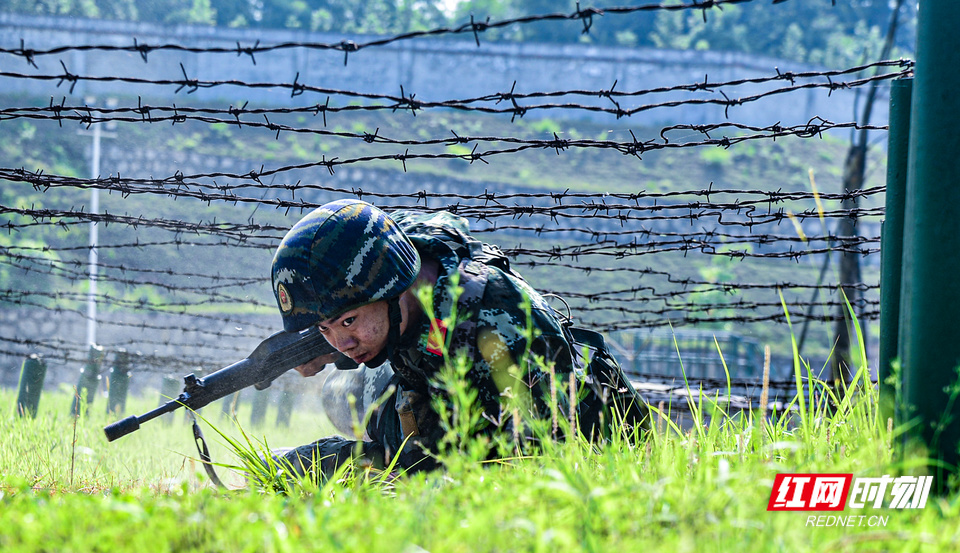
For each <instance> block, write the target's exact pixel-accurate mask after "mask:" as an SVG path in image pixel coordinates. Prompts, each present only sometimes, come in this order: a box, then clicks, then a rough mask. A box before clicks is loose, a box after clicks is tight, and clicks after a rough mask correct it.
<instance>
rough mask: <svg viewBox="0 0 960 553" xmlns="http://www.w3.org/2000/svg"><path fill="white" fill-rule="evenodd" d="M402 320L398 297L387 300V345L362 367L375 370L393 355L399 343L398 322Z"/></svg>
mask: <svg viewBox="0 0 960 553" xmlns="http://www.w3.org/2000/svg"><path fill="white" fill-rule="evenodd" d="M402 319H403V317H402V315H401V314H400V296H397V297H395V298H393V299H389V300H387V321H388V324H389V325H390V327H389V328H388V329H387V344H386V346H384V348H383V349H382V350H380V353H378V354H377V356H376V357H374V358H373V359H370V360H369V361H366V362H364V365H366V366H368V367H371V368H377V367H379V366H380V365H383V362H384V361H386V360H387V359H389V358H390V356H391V355H393V350H394V349H395V348H396V347H397V344H399V343H400V321H401V320H402Z"/></svg>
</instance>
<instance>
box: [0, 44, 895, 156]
mask: <svg viewBox="0 0 960 553" xmlns="http://www.w3.org/2000/svg"><path fill="white" fill-rule="evenodd" d="M61 65H62V66H63V70H64V72H63V73H62V74H59V75H49V74H47V75H30V74H25V73H15V72H0V78H2V77H6V78H12V79H23V80H39V81H57V87H58V88H59V87H60V86H61V85H62V84H64V83H70V94H73V88H74V86H76V84H77V83H78V82H84V81H86V82H120V83H124V84H138V85H153V86H176V87H177V90H176V92H177V93H178V92H180V90H182V89H187V91H188V93H190V92H194V91H196V90H199V89H201V88H205V89H206V88H216V87H221V86H234V87H239V88H249V89H254V90H256V89H273V88H279V89H289V90H291V96H299V95H301V94H303V93H304V92H311V93H315V94H321V95H326V96H327V99H326V102H325V103H323V104H320V103H316V104H312V105H309V106H302V107H299V108H250V109H248V108H247V105H248V104H249V102H245V103H243V104H242V105H240V106H239V107H234V106H232V105H231V106H230V107H229V108H228V109H212V108H203V107H199V108H191V107H183V106H181V107H179V108H178V107H177V106H175V105H174V106H149V105H146V106H145V105H143V103H142V99H141V100H140V101H138V105H137V107H136V108H132V107H126V108H104V107H90V106H88V105H83V106H66V105H65V102H66V97H64V98H63V100H61V103H60V104H59V105H58V104H54V103H53V99H52V98H51V100H50V104H49V106H47V107H23V108H13V109H6V110H3V111H0V120H3V119H16V118H29V119H53V120H56V121H58V122H60V123H61V124H62V122H63V121H65V120H66V121H76V122H79V123H81V124H84V125H87V126H89V125H92V124H96V123H107V122H125V123H163V122H171V123H173V124H177V123H185V122H186V121H188V120H193V121H200V122H204V123H211V124H213V123H221V124H230V125H236V126H238V127H240V126H243V125H247V126H248V127H252V128H264V129H268V130H269V131H271V132H276V137H277V138H279V136H280V133H281V132H295V133H311V134H319V135H327V136H331V135H332V136H339V137H351V138H360V139H363V140H365V141H367V142H374V141H377V142H385V141H386V140H385V139H383V138H380V137H377V136H376V133H375V134H373V135H370V134H368V133H366V134H363V135H359V134H357V133H348V132H334V131H325V130H323V129H312V128H298V127H291V126H288V125H280V124H276V123H271V122H270V119H269V118H268V117H267V115H269V114H281V113H282V114H296V113H301V114H303V113H306V114H310V115H313V116H317V115H322V117H323V123H324V126H326V124H327V119H326V115H327V113H339V112H351V111H390V112H395V111H398V110H400V111H409V112H410V113H412V114H413V115H416V112H417V111H425V110H430V109H436V108H443V109H454V110H457V111H462V112H479V113H486V114H509V115H511V116H512V118H516V117H521V118H522V117H523V116H524V115H526V114H527V113H528V112H531V111H539V110H574V111H586V112H595V113H606V114H611V115H615V116H616V118H617V119H620V118H623V117H630V116H632V115H635V114H638V113H642V112H646V111H649V110H652V109H658V108H668V107H679V106H692V105H719V106H723V107H724V114H725V116H727V115H729V114H728V112H727V110H729V108H731V107H735V106H740V105H744V104H749V103H752V102H756V101H758V100H761V99H764V98H768V97H771V96H776V95H780V94H785V93H789V92H795V91H798V90H805V89H816V88H825V89H828V90H829V91H830V92H833V91H834V90H841V89H853V88H857V87H861V86H865V85H868V84H872V83H875V82H879V81H885V80H892V79H899V78H904V77H907V76H910V75H912V72H913V62H912V61H911V60H905V59H901V60H885V61H880V62H875V63H871V64H866V65H862V66H859V67H856V68H851V69H846V70H834V71H807V72H780V71H779V69H777V70H776V75H774V76H769V77H759V78H753V79H737V80H731V81H725V82H716V83H710V82H709V80H708V77H707V76H705V77H704V80H703V81H702V82H697V83H691V84H684V85H677V86H673V87H658V88H652V89H642V90H634V91H622V92H621V91H615V90H614V88H615V87H616V84H617V83H616V82H614V84H613V86H611V88H610V89H608V90H567V91H553V92H535V93H516V92H514V91H513V89H511V91H509V92H497V93H494V94H487V95H484V96H479V97H474V98H467V99H450V100H442V101H424V100H417V99H415V97H416V94H414V93H410V94H409V96H408V95H407V94H406V93H405V92H404V90H403V87H402V86H401V87H400V89H401V95H400V96H392V95H389V94H375V93H365V92H357V91H349V90H341V89H332V88H323V87H315V86H309V85H305V84H302V83H299V82H298V81H299V74H298V75H297V78H295V79H294V81H293V82H291V83H250V82H246V81H241V80H235V79H234V80H226V81H200V80H196V79H189V78H188V77H187V74H186V69H184V68H183V64H181V65H180V69H181V71H182V72H183V75H184V78H183V79H145V78H142V77H119V76H107V77H103V76H84V75H75V74H73V73H70V71H69V70H68V69H67V67H66V65H65V64H63V62H61ZM887 67H896V68H899V71H896V72H890V73H875V74H873V75H870V76H866V77H860V78H856V79H852V80H848V81H834V80H833V78H834V77H836V76H841V75H848V74H851V73H858V72H862V71H865V70H868V69H877V70H878V69H880V68H887ZM812 78H817V79H822V81H819V80H818V82H810V83H802V84H797V83H796V81H797V80H801V79H812ZM775 81H789V82H790V83H791V84H790V86H787V87H781V88H775V89H772V90H766V91H761V92H757V93H754V94H749V95H746V96H735V95H734V96H733V97H732V98H731V96H730V95H728V94H727V93H726V92H724V89H723V88H722V87H736V86H740V85H743V84H761V83H769V82H775ZM515 87H516V83H514V88H515ZM681 91H682V92H710V93H712V94H714V97H711V98H688V99H678V100H668V101H663V102H658V103H652V104H642V105H639V106H634V107H629V108H624V107H623V106H621V105H620V102H619V101H618V100H617V99H616V98H619V99H620V101H622V100H623V99H625V98H635V97H642V96H646V95H651V94H659V93H665V92H681ZM331 96H344V97H346V98H353V99H362V100H367V101H384V102H387V103H380V104H377V103H374V104H350V105H345V106H339V107H338V106H331V105H330V97H331ZM565 96H589V97H597V98H607V99H608V100H609V101H610V103H611V106H600V105H596V104H580V103H570V102H568V103H547V104H527V105H520V104H519V103H518V102H517V101H518V100H524V99H531V98H562V97H565ZM501 103H506V104H507V106H506V107H496V106H498V105H500V104H501ZM476 104H494V106H492V107H491V106H486V105H476ZM65 112H66V113H65ZM155 112H160V113H163V114H167V115H161V116H155V115H154V113H155ZM95 113H96V114H97V115H94V114H95ZM126 113H129V114H132V116H130V117H126V116H123V115H122V114H126ZM200 114H206V115H200ZM211 114H213V115H228V116H229V117H227V118H218V117H211V116H210V115H211ZM242 115H261V116H263V119H264V121H263V122H261V121H259V120H255V121H241V119H240V117H241V116H242ZM455 140H458V141H459V140H461V137H459V136H457V137H456V138H455ZM447 141H449V139H447ZM444 142H446V141H444ZM393 143H398V144H403V142H402V141H401V142H393ZM461 143H462V142H461Z"/></svg>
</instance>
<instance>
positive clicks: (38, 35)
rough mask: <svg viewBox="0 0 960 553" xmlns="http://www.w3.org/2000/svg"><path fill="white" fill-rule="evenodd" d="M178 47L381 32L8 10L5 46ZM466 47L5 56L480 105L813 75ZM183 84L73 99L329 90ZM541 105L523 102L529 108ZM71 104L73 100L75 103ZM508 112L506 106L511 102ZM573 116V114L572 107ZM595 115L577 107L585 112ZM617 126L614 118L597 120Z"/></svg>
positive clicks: (98, 87)
mask: <svg viewBox="0 0 960 553" xmlns="http://www.w3.org/2000/svg"><path fill="white" fill-rule="evenodd" d="M134 38H136V39H137V41H138V42H139V43H140V44H149V45H158V44H166V43H171V44H179V45H182V46H188V47H223V48H236V47H237V44H238V43H239V44H240V45H241V46H243V47H250V46H253V45H254V44H255V43H256V41H258V40H259V41H260V44H261V46H265V45H271V44H278V43H284V42H291V41H292V42H310V43H326V44H330V43H339V42H341V41H342V40H354V41H356V42H358V43H362V42H364V41H367V40H370V38H371V37H359V36H343V35H333V34H322V33H309V32H303V31H291V30H251V29H222V28H210V27H195V26H186V25H181V26H175V27H167V26H160V25H152V24H143V23H129V22H118V21H93V20H84V19H61V18H51V17H26V16H16V15H10V14H0V46H2V47H4V48H14V49H15V48H20V41H21V39H22V40H23V41H24V47H25V48H27V49H33V50H44V49H49V48H54V47H58V46H65V45H86V44H109V45H117V46H132V45H133V41H134ZM462 38H465V39H466V40H449V39H447V40H443V39H419V40H405V41H399V42H396V43H393V44H390V45H387V46H378V47H371V48H366V49H363V50H361V51H359V52H355V53H353V54H351V55H350V57H349V63H348V64H347V65H346V66H345V65H344V63H343V62H344V54H343V53H342V52H338V51H328V50H317V49H306V48H294V49H283V50H276V51H272V52H264V53H261V54H258V55H257V57H256V62H257V63H256V65H254V64H253V63H252V61H251V59H250V57H249V56H247V55H241V56H237V55H236V54H235V53H220V54H209V53H204V54H191V53H186V52H176V51H155V52H152V53H150V54H149V56H148V60H149V61H148V63H144V61H143V60H142V59H141V57H140V55H139V53H136V52H102V51H97V50H92V51H69V52H66V53H64V54H63V55H49V56H41V57H37V58H36V63H37V65H38V66H39V68H38V69H35V68H33V67H32V66H31V65H29V64H28V63H27V62H26V61H25V60H24V59H23V58H21V57H17V56H13V55H0V71H4V72H16V73H22V74H28V75H48V76H58V75H62V74H63V69H62V67H61V65H60V62H61V61H62V62H63V63H64V64H65V65H66V67H67V68H68V70H69V71H70V72H71V73H72V74H76V75H85V76H100V77H115V76H126V77H136V78H143V79H170V80H177V79H183V73H182V71H181V68H180V63H183V66H184V68H185V70H186V72H187V75H188V76H189V77H190V78H191V79H198V80H203V81H226V80H239V81H244V82H259V83H288V84H289V83H293V81H294V78H295V76H296V75H297V73H299V80H298V82H299V83H300V84H305V85H310V86H318V87H324V88H330V89H338V90H352V91H359V92H365V93H372V94H391V95H394V96H399V94H400V86H401V85H402V86H403V88H404V91H405V93H406V94H407V96H409V95H410V94H411V93H414V94H416V98H417V99H418V100H424V101H437V100H449V99H455V98H456V99H463V98H472V97H477V96H482V95H487V94H496V93H498V92H508V91H510V89H511V87H512V86H513V83H514V82H516V89H515V91H516V92H518V93H525V92H535V91H558V90H571V89H581V90H605V89H609V88H610V87H611V86H613V84H614V82H615V81H616V83H617V84H616V90H617V91H636V90H644V89H651V88H655V87H662V86H672V85H686V84H694V83H700V82H703V81H704V79H705V77H708V78H709V81H710V82H719V81H726V80H731V79H743V78H754V77H765V76H770V75H773V74H775V72H776V68H779V69H780V70H781V71H783V72H787V71H795V72H796V71H804V70H810V69H811V68H810V67H804V66H803V65H802V64H798V63H795V62H789V61H784V60H777V59H773V58H765V57H760V56H748V55H744V54H736V53H721V52H695V51H666V50H653V49H642V48H613V47H594V46H585V45H546V44H507V43H505V44H494V43H482V46H481V47H479V48H478V47H477V46H476V44H475V43H474V42H473V40H472V37H462ZM788 84H789V83H786V82H777V83H774V84H773V85H769V84H768V85H745V86H741V87H736V88H733V87H730V88H727V89H724V92H726V94H727V96H729V97H730V98H739V97H744V96H748V95H751V94H755V93H757V92H759V91H761V90H767V89H770V88H781V87H784V86H788ZM3 86H4V88H5V89H6V90H8V91H10V92H22V93H27V94H32V95H39V96H52V97H54V98H55V99H57V100H59V99H60V98H61V97H62V96H67V98H68V100H70V97H71V94H70V91H69V88H70V87H69V83H63V84H61V85H60V86H59V88H58V87H57V80H56V79H55V80H48V81H41V80H27V79H4V80H3ZM176 89H177V85H165V86H155V85H136V84H129V83H118V82H97V83H91V82H78V83H77V84H76V86H75V88H74V90H73V94H72V96H74V97H78V98H82V97H83V96H84V95H88V94H89V95H98V96H103V95H108V94H109V95H123V96H126V97H128V98H132V99H133V102H134V104H135V99H136V97H137V96H138V95H139V96H142V97H143V98H144V99H145V100H149V101H153V102H164V103H165V104H167V105H169V103H172V102H176V103H177V105H189V104H193V103H197V102H214V103H223V104H225V105H224V106H223V107H227V105H230V104H233V105H240V104H242V103H243V102H244V101H249V102H251V106H255V105H256V106H267V105H269V106H303V105H313V104H316V103H321V104H322V103H324V102H325V101H326V98H327V95H326V94H315V93H304V94H302V95H299V96H296V97H291V94H290V90H289V89H279V88H273V89H246V88H239V87H235V86H219V87H214V88H206V89H200V90H197V91H196V92H194V93H192V94H186V90H181V91H180V93H179V94H176V93H175V91H176ZM854 97H855V93H854V92H853V91H849V90H837V91H834V92H833V93H832V95H830V96H828V89H810V90H805V91H802V92H799V93H793V94H791V95H790V97H789V98H790V99H789V101H785V100H784V97H782V96H774V97H772V98H768V99H764V100H761V101H758V102H754V103H750V104H747V105H743V106H736V107H731V108H730V111H729V116H730V119H731V120H734V121H737V122H740V123H745V124H750V125H763V126H766V125H771V124H774V123H777V122H780V123H781V124H784V125H794V124H801V123H804V122H806V121H808V120H809V119H810V118H811V117H813V116H814V115H819V116H821V117H823V118H826V119H829V120H832V121H837V122H839V121H850V120H852V119H853V115H852V114H853V113H854V105H855V103H854ZM689 98H721V95H720V93H719V92H718V91H713V92H697V93H690V92H677V93H669V94H653V95H646V96H641V97H639V98H638V99H622V100H621V101H620V103H621V106H622V107H623V108H624V109H630V108H632V107H635V106H638V105H643V104H651V103H659V102H665V101H674V100H682V99H689ZM349 101H350V98H348V97H343V96H340V97H337V96H335V95H334V96H332V97H331V105H344V104H346V103H348V102H349ZM562 101H563V102H576V103H584V104H592V105H602V106H606V107H611V106H612V104H611V102H610V100H609V99H605V98H598V97H595V96H579V97H574V98H567V99H565V100H562ZM531 102H532V101H531V100H524V101H523V102H521V104H524V105H529V104H530V103H531ZM68 103H70V102H69V101H68ZM885 106H886V102H884V101H880V102H878V106H877V107H878V109H877V110H876V111H875V113H876V115H875V119H874V122H875V123H880V124H883V123H885V121H886V107H885ZM501 107H502V104H501ZM565 113H566V114H567V115H570V112H565ZM544 115H548V116H550V117H554V118H561V117H562V115H563V114H562V113H560V112H558V111H556V110H555V111H553V112H552V113H551V112H542V111H537V112H530V113H528V115H527V117H538V116H544ZM585 116H587V114H585V113H582V112H578V113H577V117H585ZM591 117H593V118H599V119H602V120H604V121H613V120H614V117H613V116H612V115H607V114H602V115H592V116H591ZM724 119H725V113H724V108H723V107H722V106H711V105H707V106H696V107H685V108H683V109H676V108H658V109H652V110H650V111H644V112H641V113H640V114H637V115H634V116H632V117H631V118H629V119H628V120H627V122H628V123H629V124H631V125H637V124H651V125H659V124H664V123H673V122H682V123H690V124H699V123H717V122H721V121H723V120H724Z"/></svg>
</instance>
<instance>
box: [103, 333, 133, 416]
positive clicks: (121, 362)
mask: <svg viewBox="0 0 960 553" xmlns="http://www.w3.org/2000/svg"><path fill="white" fill-rule="evenodd" d="M130 357H131V354H130V352H128V351H127V350H125V349H123V348H118V349H117V352H116V353H115V354H114V356H113V366H112V367H110V378H109V380H108V382H109V384H110V386H109V392H108V393H107V412H108V413H116V414H118V415H119V414H123V411H124V409H126V407H127V392H128V391H129V389H130Z"/></svg>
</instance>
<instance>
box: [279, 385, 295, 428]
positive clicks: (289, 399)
mask: <svg viewBox="0 0 960 553" xmlns="http://www.w3.org/2000/svg"><path fill="white" fill-rule="evenodd" d="M296 402H297V396H296V394H294V393H293V392H289V391H287V390H284V391H283V392H280V397H279V398H278V400H277V426H278V427H288V426H290V418H291V416H292V415H293V408H294V404H295V403H296Z"/></svg>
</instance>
